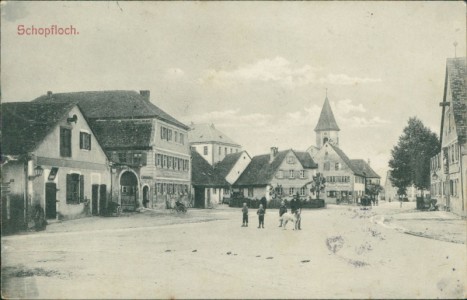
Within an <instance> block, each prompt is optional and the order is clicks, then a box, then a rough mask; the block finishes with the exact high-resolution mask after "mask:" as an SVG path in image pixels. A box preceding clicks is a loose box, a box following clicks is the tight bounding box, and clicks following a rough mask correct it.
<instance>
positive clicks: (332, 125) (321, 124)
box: [315, 97, 340, 131]
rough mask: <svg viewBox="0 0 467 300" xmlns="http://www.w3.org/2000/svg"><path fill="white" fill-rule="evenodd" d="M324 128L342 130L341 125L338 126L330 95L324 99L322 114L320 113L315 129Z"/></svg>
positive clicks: (321, 129) (320, 129)
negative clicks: (329, 98) (330, 102)
mask: <svg viewBox="0 0 467 300" xmlns="http://www.w3.org/2000/svg"><path fill="white" fill-rule="evenodd" d="M323 130H336V131H339V130H340V129H339V126H337V123H336V119H335V118H334V114H333V113H332V109H331V105H330V104H329V100H328V97H326V99H325V100H324V104H323V108H322V109H321V114H320V115H319V120H318V124H316V127H315V131H323Z"/></svg>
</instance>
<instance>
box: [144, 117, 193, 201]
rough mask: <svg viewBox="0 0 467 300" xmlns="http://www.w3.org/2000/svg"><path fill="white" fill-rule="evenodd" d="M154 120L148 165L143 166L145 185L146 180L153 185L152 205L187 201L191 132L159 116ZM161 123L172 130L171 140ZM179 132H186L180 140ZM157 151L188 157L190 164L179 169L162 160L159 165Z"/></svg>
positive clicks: (167, 154)
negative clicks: (163, 131)
mask: <svg viewBox="0 0 467 300" xmlns="http://www.w3.org/2000/svg"><path fill="white" fill-rule="evenodd" d="M153 122H154V123H153V124H154V125H153V128H154V134H153V141H152V148H153V149H152V150H150V151H148V154H147V165H146V166H143V167H142V168H141V178H142V182H143V185H144V184H147V185H148V186H149V187H151V193H150V201H151V203H150V206H151V207H153V208H164V207H166V206H167V202H169V203H172V202H175V201H176V200H180V201H183V202H186V203H188V202H189V197H190V196H189V194H190V190H191V188H190V184H191V156H190V146H189V141H188V132H187V130H185V129H183V128H180V127H178V126H174V125H171V124H169V123H167V122H164V121H161V120H158V119H155V120H153ZM162 127H164V128H168V129H171V130H172V139H171V140H170V141H167V140H166V139H162V137H161V128H162ZM175 132H177V135H178V138H177V141H175ZM180 134H182V135H183V142H181V140H180ZM157 154H160V155H165V156H167V157H169V156H170V157H173V158H177V159H182V160H186V161H187V162H188V168H187V169H185V170H183V168H181V169H180V170H178V169H174V168H169V167H168V164H167V165H166V167H164V166H163V165H162V164H160V165H158V162H157V159H156V158H157ZM164 187H165V188H164ZM169 187H170V188H169Z"/></svg>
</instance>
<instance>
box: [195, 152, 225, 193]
mask: <svg viewBox="0 0 467 300" xmlns="http://www.w3.org/2000/svg"><path fill="white" fill-rule="evenodd" d="M191 184H192V185H194V186H206V187H228V186H229V183H228V182H227V181H225V179H224V177H222V176H221V175H220V174H219V173H218V172H217V171H216V170H215V169H214V168H213V167H212V166H211V165H210V164H209V163H208V162H207V161H206V160H205V159H204V158H203V157H202V156H201V155H200V154H199V153H198V152H196V150H191Z"/></svg>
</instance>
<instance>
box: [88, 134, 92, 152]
mask: <svg viewBox="0 0 467 300" xmlns="http://www.w3.org/2000/svg"><path fill="white" fill-rule="evenodd" d="M88 139H89V145H88V149H89V150H91V140H92V138H91V135H90V134H88Z"/></svg>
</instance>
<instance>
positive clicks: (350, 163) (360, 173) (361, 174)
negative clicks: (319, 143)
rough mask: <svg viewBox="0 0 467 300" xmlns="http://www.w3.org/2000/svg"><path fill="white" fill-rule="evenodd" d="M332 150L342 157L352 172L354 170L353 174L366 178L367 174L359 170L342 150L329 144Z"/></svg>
mask: <svg viewBox="0 0 467 300" xmlns="http://www.w3.org/2000/svg"><path fill="white" fill-rule="evenodd" d="M327 144H328V145H329V146H330V147H331V148H332V149H334V151H336V153H337V154H338V155H339V156H340V158H341V159H342V160H343V161H344V162H345V164H346V165H347V166H348V167H349V168H350V170H352V172H353V173H354V174H356V175H359V176H363V177H365V174H364V173H363V171H362V170H360V169H359V168H357V167H356V166H355V165H354V164H353V163H352V161H351V160H350V159H349V157H348V156H347V155H346V154H345V153H344V151H342V149H340V148H339V147H337V146H335V145H333V144H330V143H327Z"/></svg>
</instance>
